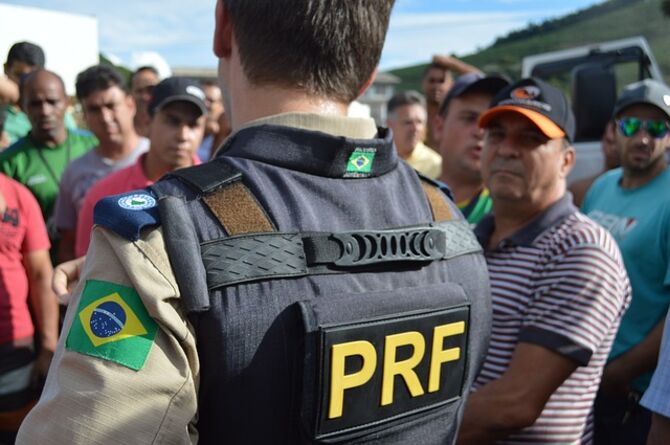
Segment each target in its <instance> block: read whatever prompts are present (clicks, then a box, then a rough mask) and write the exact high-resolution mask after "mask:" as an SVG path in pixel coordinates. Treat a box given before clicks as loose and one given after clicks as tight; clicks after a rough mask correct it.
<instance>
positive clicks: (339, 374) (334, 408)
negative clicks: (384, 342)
mask: <svg viewBox="0 0 670 445" xmlns="http://www.w3.org/2000/svg"><path fill="white" fill-rule="evenodd" d="M355 355H358V356H360V357H361V358H362V359H363V366H362V367H361V369H360V371H358V372H354V373H352V374H348V375H347V374H345V365H346V362H347V357H353V356H355ZM376 368H377V352H376V351H375V347H374V346H373V345H372V343H370V342H367V341H362V340H361V341H352V342H348V343H341V344H339V345H333V347H332V358H331V370H330V375H331V378H330V407H329V409H328V418H329V419H334V418H336V417H341V416H342V408H343V405H344V391H345V390H347V389H351V388H355V387H357V386H362V385H364V384H365V383H366V382H367V381H368V380H370V379H371V378H372V375H373V374H374V372H375V369H376Z"/></svg>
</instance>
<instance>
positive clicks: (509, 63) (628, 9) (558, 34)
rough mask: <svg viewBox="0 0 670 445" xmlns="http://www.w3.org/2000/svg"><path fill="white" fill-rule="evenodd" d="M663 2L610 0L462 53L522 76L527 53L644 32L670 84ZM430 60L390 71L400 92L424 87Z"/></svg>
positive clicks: (669, 35) (669, 24) (669, 36)
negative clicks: (467, 53)
mask: <svg viewBox="0 0 670 445" xmlns="http://www.w3.org/2000/svg"><path fill="white" fill-rule="evenodd" d="M662 2H663V0H609V1H604V2H602V3H599V4H597V5H594V6H591V7H590V8H586V9H582V10H580V11H577V12H575V13H572V14H569V15H567V16H565V17H561V18H557V19H553V20H548V21H546V22H544V23H542V24H539V25H537V24H536V25H530V26H529V27H527V28H525V29H523V30H519V31H514V32H512V33H510V34H508V35H507V36H504V37H501V38H499V39H498V40H497V41H496V42H495V43H494V44H493V45H491V46H489V47H488V48H485V49H484V50H482V51H479V52H477V53H474V54H469V55H466V56H464V57H461V58H462V59H463V60H465V61H466V62H468V63H470V64H473V65H475V66H477V67H479V68H481V69H483V70H485V71H487V72H500V73H505V74H507V75H509V76H510V77H512V78H518V77H519V75H520V72H521V59H522V58H523V57H524V56H526V55H531V54H536V53H541V52H547V51H554V50H559V49H565V48H570V47H573V46H579V45H585V44H589V43H596V42H604V41H607V40H616V39H622V38H626V37H632V36H637V35H642V36H644V37H646V38H647V40H648V41H649V44H650V45H651V48H652V51H653V52H654V56H655V57H656V60H657V61H658V63H659V65H660V66H661V71H662V72H663V74H664V75H665V78H666V81H667V82H670V32H669V30H670V18H668V17H666V16H664V15H663V13H662V12H661V3H662ZM425 67H426V64H422V65H416V66H411V67H407V68H400V69H396V70H392V71H390V73H392V74H394V75H396V76H398V77H400V78H401V79H402V83H401V84H400V85H398V90H408V89H416V90H420V88H421V77H422V75H423V71H424V69H425Z"/></svg>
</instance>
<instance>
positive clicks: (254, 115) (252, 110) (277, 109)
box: [231, 86, 347, 131]
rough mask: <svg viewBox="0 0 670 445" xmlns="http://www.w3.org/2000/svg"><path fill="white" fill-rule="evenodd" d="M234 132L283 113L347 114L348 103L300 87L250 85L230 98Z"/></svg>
mask: <svg viewBox="0 0 670 445" xmlns="http://www.w3.org/2000/svg"><path fill="white" fill-rule="evenodd" d="M231 101H232V103H231V108H232V110H233V112H232V113H231V114H232V117H231V123H232V127H233V131H235V130H239V129H240V128H242V127H243V126H244V125H245V124H247V123H249V122H251V121H255V120H257V119H261V118H264V117H268V116H274V115H276V114H282V113H316V114H326V115H332V116H346V115H347V104H345V103H342V102H339V101H336V100H333V99H329V98H325V97H319V96H313V95H309V94H306V93H305V92H304V91H301V90H293V89H285V88H280V87H275V86H262V87H257V86H256V87H249V88H245V89H244V90H243V91H240V92H239V93H238V94H234V95H233V96H232V97H231Z"/></svg>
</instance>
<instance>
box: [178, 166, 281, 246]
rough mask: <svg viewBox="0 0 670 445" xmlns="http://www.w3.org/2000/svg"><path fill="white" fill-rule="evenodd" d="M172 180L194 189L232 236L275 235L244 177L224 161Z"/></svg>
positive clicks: (185, 171)
mask: <svg viewBox="0 0 670 445" xmlns="http://www.w3.org/2000/svg"><path fill="white" fill-rule="evenodd" d="M171 176H174V177H177V178H179V180H181V181H182V182H183V183H185V184H187V185H188V186H190V187H191V188H192V189H194V190H195V191H196V192H197V193H198V194H199V195H200V196H202V201H203V202H204V203H205V204H206V205H207V207H208V208H209V210H210V211H211V212H212V214H214V216H215V217H216V219H217V220H218V221H219V223H221V225H222V226H223V228H224V230H225V231H226V233H228V235H229V236H235V235H241V234H245V233H258V232H274V231H276V228H275V226H274V224H273V223H272V221H271V220H270V218H269V216H268V214H267V213H266V212H265V209H263V207H262V206H261V205H260V203H259V202H258V200H257V199H256V197H255V195H254V194H253V193H252V192H251V190H249V188H248V187H247V186H246V185H245V184H244V183H243V181H242V173H241V172H240V171H239V170H237V169H236V168H234V167H233V166H231V165H230V164H228V163H227V162H225V161H224V160H223V159H222V158H216V159H213V160H211V161H209V162H207V163H205V164H202V165H198V166H195V167H189V168H185V169H181V170H177V171H175V172H173V173H172V174H171Z"/></svg>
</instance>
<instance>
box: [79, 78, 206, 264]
mask: <svg viewBox="0 0 670 445" xmlns="http://www.w3.org/2000/svg"><path fill="white" fill-rule="evenodd" d="M148 110H149V115H150V116H151V122H150V123H149V144H150V145H149V151H148V152H147V153H145V154H144V155H142V156H141V157H140V158H139V159H138V160H137V162H136V163H135V164H134V165H131V166H130V167H126V168H124V169H123V170H119V171H118V172H116V173H113V174H111V175H109V176H107V177H106V178H104V179H102V180H100V181H98V182H97V183H96V184H95V185H94V186H93V187H92V188H91V189H90V190H89V191H88V193H87V194H86V197H85V198H84V203H83V205H82V207H81V210H80V212H79V218H78V220H77V239H76V243H75V255H76V256H78V257H79V256H82V255H85V254H86V250H88V244H89V242H90V237H91V229H92V228H93V208H94V207H95V204H96V203H97V202H98V201H99V200H100V199H102V198H104V197H106V196H110V195H116V194H120V193H125V192H129V191H131V190H136V189H142V188H144V187H147V186H149V185H151V184H153V183H154V182H155V181H157V180H158V179H159V178H160V177H161V176H163V175H164V174H166V173H169V172H171V171H173V170H176V169H179V168H184V167H190V166H191V165H195V164H199V163H200V161H199V160H198V157H197V156H196V150H197V149H198V147H199V146H200V143H201V142H202V137H203V134H204V131H205V118H206V115H207V106H206V105H205V93H204V92H203V91H202V90H201V89H200V87H199V86H198V85H197V83H196V82H194V81H192V80H190V79H186V78H183V77H170V78H168V79H165V80H163V81H162V82H161V83H159V84H158V85H156V87H155V89H154V90H153V96H152V98H151V101H150V102H149V108H148Z"/></svg>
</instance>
